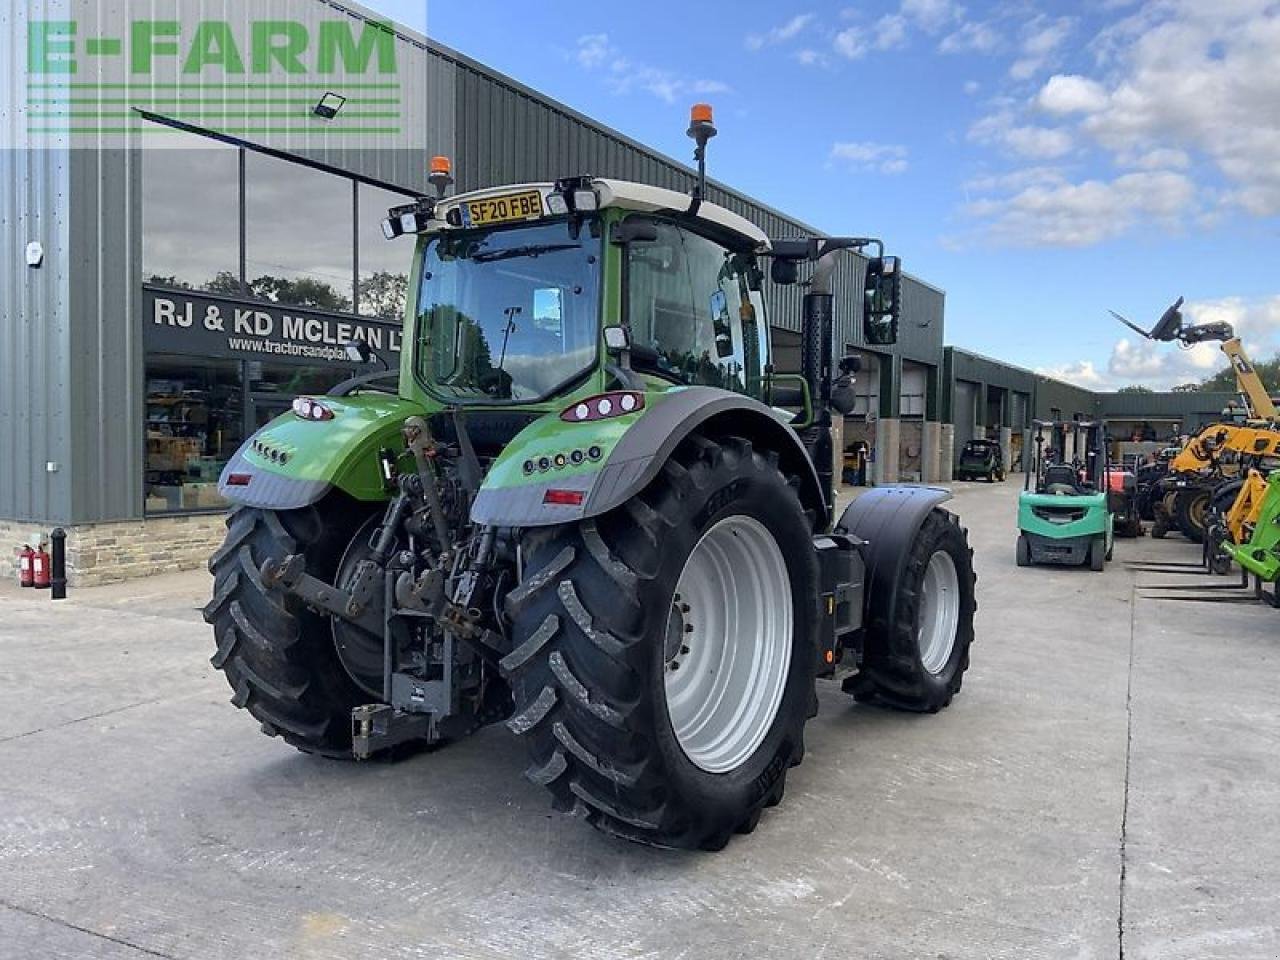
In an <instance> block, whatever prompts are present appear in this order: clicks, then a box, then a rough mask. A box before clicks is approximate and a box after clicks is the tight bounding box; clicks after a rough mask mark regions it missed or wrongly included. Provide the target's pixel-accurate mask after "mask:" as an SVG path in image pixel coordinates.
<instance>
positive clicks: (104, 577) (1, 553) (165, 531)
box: [0, 513, 227, 587]
mask: <svg viewBox="0 0 1280 960" xmlns="http://www.w3.org/2000/svg"><path fill="white" fill-rule="evenodd" d="M225 519H226V515H225V514H222V513H217V514H198V515H193V516H182V517H150V518H148V519H146V520H118V521H112V522H109V523H85V524H79V525H76V526H68V527H63V529H64V530H66V531H67V583H68V585H69V586H73V587H92V586H97V585H98V584H102V583H112V582H114V581H117V580H131V579H133V578H135V577H149V576H154V575H155V574H158V573H173V572H175V571H178V570H194V569H196V568H197V567H202V566H204V565H205V564H206V563H208V561H209V556H210V554H212V553H213V552H214V551H215V550H217V549H218V546H219V545H220V544H221V543H222V539H223V537H224V536H225V534H226V532H227V530H226V526H225ZM52 529H53V527H52V526H51V525H41V524H37V523H29V522H26V521H21V520H0V577H7V578H10V579H12V580H17V577H18V552H19V550H21V548H22V545H23V544H24V543H29V544H31V545H32V546H35V545H36V543H38V542H39V541H40V540H42V539H43V540H45V541H46V543H47V541H48V536H49V532H50V531H51V530H52ZM46 549H47V547H46Z"/></svg>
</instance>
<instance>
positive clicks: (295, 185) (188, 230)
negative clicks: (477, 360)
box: [140, 130, 414, 515]
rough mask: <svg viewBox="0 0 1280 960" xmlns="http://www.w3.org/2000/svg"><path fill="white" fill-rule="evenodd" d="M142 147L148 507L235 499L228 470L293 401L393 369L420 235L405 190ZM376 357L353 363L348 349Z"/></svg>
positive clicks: (180, 148) (264, 158)
mask: <svg viewBox="0 0 1280 960" xmlns="http://www.w3.org/2000/svg"><path fill="white" fill-rule="evenodd" d="M167 143H168V144H170V146H165V147H162V148H157V149H148V150H143V151H141V169H142V191H141V192H142V227H143V229H142V278H143V285H144V286H143V298H142V300H143V310H142V314H143V315H142V317H141V318H140V320H141V322H142V324H143V330H144V336H143V344H144V353H145V368H144V378H145V383H144V395H145V403H144V407H145V436H146V452H145V458H144V464H143V469H144V474H145V484H144V490H145V502H144V512H145V513H146V514H147V515H157V514H172V513H183V512H191V511H201V510H204V511H214V510H220V509H225V507H226V503H225V502H224V501H223V500H222V498H221V497H219V496H218V477H219V475H220V474H221V472H222V470H223V468H224V467H225V466H226V464H227V461H228V460H229V459H230V458H231V457H232V455H233V454H234V453H235V452H236V450H237V449H238V448H239V447H240V445H241V444H242V443H243V442H244V441H245V439H246V438H248V437H249V436H251V435H252V434H253V433H254V432H255V431H256V430H258V429H259V428H261V427H263V426H265V425H266V424H267V423H269V422H270V421H271V420H272V419H274V418H275V417H277V416H280V415H282V414H287V413H289V410H290V405H291V404H292V402H293V399H294V397H296V396H299V395H316V394H323V393H325V392H327V391H328V390H329V389H330V388H331V387H333V386H334V385H336V384H338V383H340V382H342V381H343V380H346V379H349V378H350V377H353V376H356V375H358V374H366V373H371V372H376V371H377V370H379V369H382V366H384V365H385V366H386V367H388V368H390V369H391V370H395V369H397V368H398V363H399V358H398V353H399V349H400V344H399V338H400V329H401V323H402V317H403V313H404V299H405V289H406V287H407V285H408V275H409V268H410V261H411V260H412V257H413V238H412V237H406V238H400V239H399V240H396V241H391V242H389V241H387V240H386V238H385V237H384V236H383V234H382V229H381V224H382V220H383V218H384V217H386V215H387V210H388V209H389V208H390V207H394V206H399V205H403V204H404V203H405V202H407V200H408V198H410V197H412V196H413V195H414V193H413V192H412V191H408V190H406V191H404V192H396V191H394V190H389V189H383V187H382V186H378V185H375V184H371V183H366V182H364V181H363V180H361V179H360V178H358V177H354V176H347V175H343V174H340V173H337V172H332V171H328V170H321V169H317V168H316V167H315V166H314V165H312V164H310V163H308V162H306V161H303V160H302V159H301V158H299V159H297V160H296V161H293V160H289V159H286V158H282V157H280V156H275V155H268V154H267V153H263V152H261V151H260V150H258V149H256V148H254V147H252V146H250V145H243V146H233V145H229V144H226V143H223V142H221V141H218V140H216V139H212V138H209V137H205V136H201V135H200V134H199V133H198V132H197V133H192V132H190V131H188V130H183V131H177V130H175V131H174V132H173V134H172V137H171V138H169V139H168V141H167ZM352 340H363V341H364V342H366V343H368V344H369V345H370V346H371V347H373V348H374V350H375V353H376V356H377V359H375V360H372V361H371V363H370V364H369V365H365V366H360V367H357V366H355V365H352V364H351V362H350V361H349V360H348V358H347V356H346V351H345V349H344V344H345V343H347V342H350V341H352Z"/></svg>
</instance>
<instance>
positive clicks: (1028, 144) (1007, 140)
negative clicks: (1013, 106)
mask: <svg viewBox="0 0 1280 960" xmlns="http://www.w3.org/2000/svg"><path fill="white" fill-rule="evenodd" d="M969 139H970V140H973V141H975V142H977V143H987V144H992V145H995V146H999V147H1004V148H1005V149H1008V150H1012V151H1013V152H1014V153H1016V154H1018V155H1019V156H1022V157H1029V158H1033V159H1039V160H1054V159H1056V158H1058V157H1061V156H1064V155H1066V154H1068V153H1070V152H1071V149H1072V146H1073V145H1074V141H1073V139H1072V137H1071V134H1070V133H1069V132H1068V131H1066V130H1063V129H1061V128H1058V127H1038V126H1029V125H1023V124H1019V123H1018V122H1017V120H1016V117H1015V115H1014V113H1013V111H1012V110H1007V109H1004V110H997V111H996V112H995V113H992V114H988V115H987V116H985V117H983V118H982V119H981V120H979V121H978V122H977V123H975V124H974V125H973V126H972V127H971V128H970V129H969Z"/></svg>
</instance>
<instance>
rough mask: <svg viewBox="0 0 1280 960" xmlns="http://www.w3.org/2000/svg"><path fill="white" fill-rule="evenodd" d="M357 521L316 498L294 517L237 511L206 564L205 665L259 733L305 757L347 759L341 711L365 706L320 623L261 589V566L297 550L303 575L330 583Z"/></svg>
mask: <svg viewBox="0 0 1280 960" xmlns="http://www.w3.org/2000/svg"><path fill="white" fill-rule="evenodd" d="M363 519H364V514H363V513H362V512H361V511H359V510H356V509H353V508H352V507H351V506H349V505H347V504H338V503H336V502H333V501H322V502H321V504H318V505H316V506H312V507H304V508H303V509H301V510H288V511H273V510H258V509H254V508H250V507H240V508H238V509H236V510H234V511H232V513H231V514H230V516H228V517H227V537H226V540H225V541H224V543H223V545H222V547H221V549H219V550H218V552H217V553H215V554H214V555H213V557H212V559H210V561H209V570H210V572H211V573H212V574H213V577H214V585H213V599H211V600H210V601H209V603H208V604H207V605H206V606H205V608H204V619H205V622H206V623H209V624H211V625H212V626H213V632H214V639H215V641H216V642H217V650H216V651H215V653H214V655H213V657H212V658H211V659H210V663H212V664H213V666H214V667H216V668H217V669H219V670H221V671H222V672H223V674H225V676H226V678H227V682H228V683H229V684H230V685H231V689H232V691H234V692H233V693H232V696H231V702H232V703H233V704H235V705H236V706H237V707H240V708H242V709H244V710H247V711H248V712H249V713H250V714H252V715H253V717H254V719H255V720H257V721H258V722H259V723H260V724H261V725H262V732H263V733H266V734H268V735H270V736H279V737H281V738H282V739H283V740H284V741H285V742H286V743H289V744H291V745H293V746H294V747H296V748H297V749H299V750H302V751H303V752H305V753H318V754H322V755H325V756H332V757H349V756H350V755H351V708H352V707H355V706H359V705H360V704H362V703H368V702H369V701H370V699H371V698H370V697H369V696H368V695H367V694H363V693H361V691H360V689H359V688H358V687H357V686H356V684H355V683H354V682H353V681H352V679H351V676H350V675H349V674H348V673H347V671H346V670H345V669H343V666H342V663H341V661H340V660H339V658H338V655H337V652H336V649H335V646H334V638H333V630H332V626H331V623H330V621H329V620H328V618H326V617H321V616H319V615H317V614H315V613H312V612H311V611H309V610H307V609H306V608H305V607H304V606H303V605H302V604H301V602H299V601H298V600H297V599H296V598H294V597H291V596H287V595H286V594H284V593H282V592H280V591H277V590H273V589H271V588H269V587H267V586H266V585H265V584H264V583H263V581H262V573H261V570H262V565H263V564H264V563H265V562H266V561H267V560H268V559H274V560H277V561H278V560H282V559H284V558H285V557H286V556H288V555H289V554H294V553H301V554H302V555H303V556H304V557H305V558H306V564H307V572H309V573H311V574H313V575H315V576H317V577H320V578H321V579H323V580H325V581H326V582H332V577H333V575H334V573H335V571H336V570H337V567H338V561H339V558H341V557H342V555H343V551H345V550H346V548H347V544H348V543H349V542H350V539H351V535H352V533H353V528H354V527H355V526H356V525H358V523H359V522H360V521H362V520H363Z"/></svg>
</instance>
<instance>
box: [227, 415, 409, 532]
mask: <svg viewBox="0 0 1280 960" xmlns="http://www.w3.org/2000/svg"><path fill="white" fill-rule="evenodd" d="M316 399H317V400H319V401H320V402H322V403H323V404H324V405H325V406H326V407H328V408H329V409H330V410H332V411H333V419H332V420H318V421H313V420H303V419H302V418H301V417H298V416H295V415H294V414H293V413H292V412H290V413H286V414H282V415H281V416H279V417H276V419H274V420H272V421H271V422H270V423H268V424H267V425H266V426H265V427H263V428H262V429H260V430H259V431H258V432H257V433H255V434H253V436H251V437H250V438H249V439H248V440H246V441H245V443H244V445H243V446H242V447H241V448H240V449H239V450H237V451H236V453H235V455H234V456H233V457H232V458H231V460H230V461H228V463H227V465H226V467H224V468H223V471H222V475H221V477H220V478H219V479H218V492H219V493H220V494H222V496H223V497H225V498H226V499H227V500H229V501H231V502H232V503H236V504H240V505H243V506H248V507H260V508H262V509H266V510H296V509H297V508H299V507H305V506H308V505H309V504H312V503H315V502H316V501H317V500H319V499H320V498H321V497H323V496H324V495H325V494H326V493H328V492H329V491H330V490H331V489H333V488H335V487H336V488H338V489H339V490H342V491H344V492H345V493H347V494H348V495H350V496H351V497H354V498H355V499H356V500H366V501H376V500H385V499H387V493H386V490H385V488H384V486H383V482H382V475H381V471H380V467H379V464H378V451H379V450H380V449H381V448H382V447H389V448H391V449H392V450H394V451H395V452H396V453H399V452H400V451H401V450H403V449H404V440H403V439H402V438H401V436H400V428H401V426H402V425H403V424H404V421H405V418H406V417H411V416H414V415H418V416H422V415H424V414H425V411H424V409H423V408H422V406H421V405H420V404H416V403H412V402H410V401H408V400H403V399H401V398H399V397H393V396H388V395H386V394H380V393H358V394H352V395H351V396H347V397H317V398H316Z"/></svg>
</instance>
